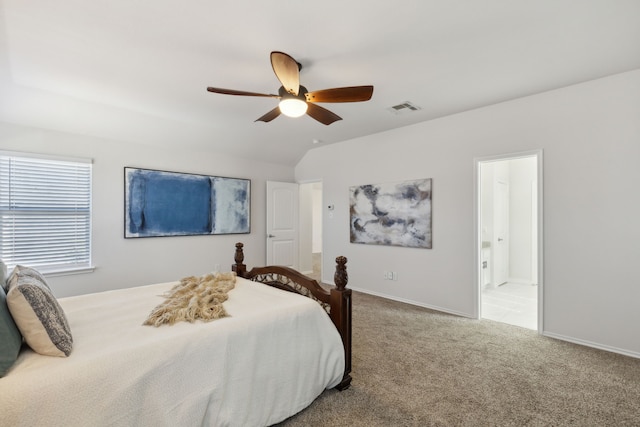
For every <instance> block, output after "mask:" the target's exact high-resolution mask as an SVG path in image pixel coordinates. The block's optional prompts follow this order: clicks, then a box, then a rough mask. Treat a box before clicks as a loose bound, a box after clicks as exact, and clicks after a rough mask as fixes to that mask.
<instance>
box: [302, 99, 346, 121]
mask: <svg viewBox="0 0 640 427" xmlns="http://www.w3.org/2000/svg"><path fill="white" fill-rule="evenodd" d="M307 105H308V108H307V114H308V115H309V116H310V117H312V118H314V119H316V120H317V121H319V122H320V123H322V124H324V125H330V124H331V123H333V122H336V121H338V120H342V117H340V116H339V115H337V114H335V113H332V112H331V111H329V110H327V109H326V108H322V107H321V106H319V105H316V104H311V103H307Z"/></svg>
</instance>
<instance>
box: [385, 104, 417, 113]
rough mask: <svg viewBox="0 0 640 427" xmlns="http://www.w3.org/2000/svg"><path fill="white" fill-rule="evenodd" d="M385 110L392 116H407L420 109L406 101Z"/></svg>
mask: <svg viewBox="0 0 640 427" xmlns="http://www.w3.org/2000/svg"><path fill="white" fill-rule="evenodd" d="M387 110H389V111H391V112H392V113H393V114H407V113H410V112H412V111H418V110H420V107H418V106H417V105H414V104H412V103H411V102H409V101H406V102H403V103H402V104H398V105H394V106H393V107H390V108H387Z"/></svg>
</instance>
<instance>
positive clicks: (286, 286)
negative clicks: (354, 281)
mask: <svg viewBox="0 0 640 427" xmlns="http://www.w3.org/2000/svg"><path fill="white" fill-rule="evenodd" d="M243 247H244V244H242V243H236V253H235V258H234V260H235V262H236V263H235V264H234V265H233V266H232V267H231V268H232V270H233V271H235V272H236V274H237V275H238V276H240V277H244V278H245V279H248V280H252V281H254V282H261V283H264V284H266V285H269V286H273V287H275V288H278V289H283V290H286V291H290V292H296V293H299V294H302V295H304V296H306V297H309V298H312V299H314V300H316V301H318V303H320V305H322V307H323V308H324V309H325V310H326V311H327V313H328V314H329V317H330V318H331V320H332V321H333V324H334V325H335V326H336V329H338V332H340V336H341V337H342V344H343V346H344V376H343V377H342V381H341V382H340V384H338V385H337V386H336V388H337V389H338V390H340V391H342V390H345V389H346V388H348V387H349V385H350V384H351V375H350V373H351V289H346V286H347V282H348V280H349V278H348V275H347V265H346V264H347V258H345V257H343V256H339V257H337V258H336V272H335V275H334V279H333V280H334V282H335V287H333V288H331V289H330V290H328V291H327V290H325V289H324V288H323V287H322V286H320V285H319V284H318V282H317V281H315V280H313V279H311V278H310V277H307V276H305V275H304V274H302V273H300V272H298V271H296V270H294V269H292V268H289V267H282V266H266V267H255V268H252V269H251V270H250V271H247V266H246V265H244V264H243V263H242V262H243V261H244V252H243Z"/></svg>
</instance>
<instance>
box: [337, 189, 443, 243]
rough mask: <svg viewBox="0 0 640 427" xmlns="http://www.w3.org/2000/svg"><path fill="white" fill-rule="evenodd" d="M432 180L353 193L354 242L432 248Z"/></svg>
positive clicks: (351, 194) (351, 218) (351, 222)
mask: <svg viewBox="0 0 640 427" xmlns="http://www.w3.org/2000/svg"><path fill="white" fill-rule="evenodd" d="M431 192H432V180H431V178H425V179H418V180H413V181H402V182H395V183H387V184H369V185H360V186H353V187H350V189H349V193H350V194H349V203H350V208H349V209H350V241H351V243H361V244H370V245H387V246H402V247H410V248H425V249H431V248H432V230H431Z"/></svg>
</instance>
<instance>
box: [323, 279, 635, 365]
mask: <svg viewBox="0 0 640 427" xmlns="http://www.w3.org/2000/svg"><path fill="white" fill-rule="evenodd" d="M327 284H328V285H333V284H332V283H327ZM349 289H353V290H354V291H357V292H362V293H363V294H369V295H374V296H377V297H381V298H386V299H389V300H392V301H398V302H403V303H406V304H411V305H415V306H418V307H424V308H429V309H431V310H436V311H441V312H443V313H449V314H453V315H456V316H460V317H467V318H470V319H474V317H473V316H471V315H469V314H468V313H462V312H459V311H454V310H448V309H445V308H442V307H438V306H435V305H430V304H424V303H421V302H417V301H412V300H408V299H404V298H398V297H394V296H391V295H386V294H383V293H380V292H373V291H370V290H368V289H359V288H349ZM541 335H543V336H545V337H549V338H555V339H558V340H561V341H567V342H570V343H574V344H579V345H583V346H586V347H592V348H597V349H599V350H604V351H609V352H611V353H618V354H622V355H624V356H629V357H633V358H636V359H640V353H639V352H635V351H629V350H625V349H622V348H617V347H611V346H607V345H603V344H598V343H595V342H591V341H585V340H581V339H578V338H573V337H568V336H564V335H560V334H554V333H552V332H545V331H543V332H542V333H541Z"/></svg>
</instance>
